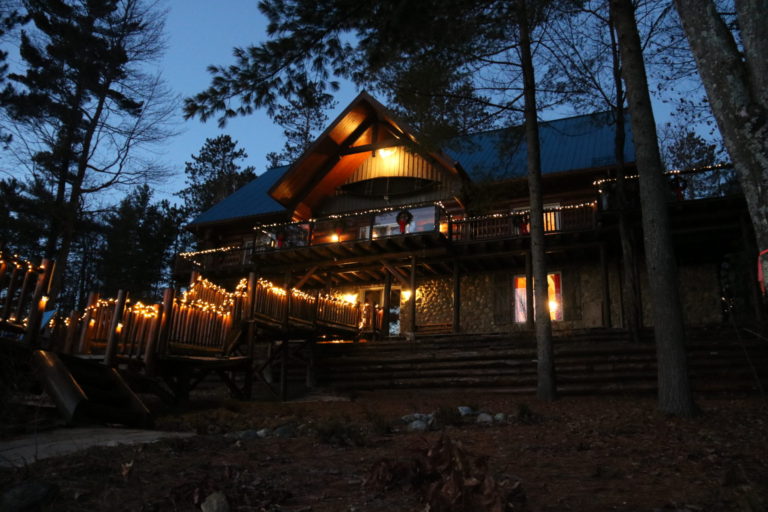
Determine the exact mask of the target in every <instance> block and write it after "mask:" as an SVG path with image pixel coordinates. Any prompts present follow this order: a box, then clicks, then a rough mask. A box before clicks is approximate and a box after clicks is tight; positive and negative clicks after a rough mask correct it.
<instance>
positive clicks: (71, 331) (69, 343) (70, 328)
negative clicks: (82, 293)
mask: <svg viewBox="0 0 768 512" xmlns="http://www.w3.org/2000/svg"><path fill="white" fill-rule="evenodd" d="M75 336H77V310H76V309H73V310H72V312H70V313H69V325H67V334H66V337H65V338H64V353H65V354H71V353H72V351H73V350H74V345H75Z"/></svg>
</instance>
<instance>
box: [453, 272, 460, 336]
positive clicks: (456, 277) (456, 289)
mask: <svg viewBox="0 0 768 512" xmlns="http://www.w3.org/2000/svg"><path fill="white" fill-rule="evenodd" d="M453 332H455V333H458V332H461V268H460V267H459V260H454V261H453Z"/></svg>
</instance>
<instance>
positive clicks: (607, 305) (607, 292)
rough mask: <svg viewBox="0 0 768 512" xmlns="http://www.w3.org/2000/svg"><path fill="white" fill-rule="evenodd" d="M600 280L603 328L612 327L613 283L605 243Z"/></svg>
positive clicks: (601, 257) (601, 251)
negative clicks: (609, 272) (610, 278)
mask: <svg viewBox="0 0 768 512" xmlns="http://www.w3.org/2000/svg"><path fill="white" fill-rule="evenodd" d="M600 280H601V284H602V287H603V327H610V326H611V323H612V322H611V282H610V280H609V274H608V257H607V255H606V251H605V243H600Z"/></svg>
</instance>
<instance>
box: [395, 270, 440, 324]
mask: <svg viewBox="0 0 768 512" xmlns="http://www.w3.org/2000/svg"><path fill="white" fill-rule="evenodd" d="M401 302H402V301H401ZM400 307H401V310H402V309H403V308H405V307H406V304H405V303H404V302H403V303H402V304H401V305H400ZM416 321H417V323H418V325H435V324H449V323H451V322H452V321H453V282H452V280H451V279H450V278H442V279H427V280H424V281H422V282H420V283H417V289H416Z"/></svg>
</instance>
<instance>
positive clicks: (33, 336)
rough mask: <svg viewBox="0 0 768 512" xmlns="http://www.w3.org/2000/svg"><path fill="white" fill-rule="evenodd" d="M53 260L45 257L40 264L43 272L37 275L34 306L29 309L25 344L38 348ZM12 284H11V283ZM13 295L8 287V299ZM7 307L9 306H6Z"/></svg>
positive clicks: (33, 298)
mask: <svg viewBox="0 0 768 512" xmlns="http://www.w3.org/2000/svg"><path fill="white" fill-rule="evenodd" d="M53 265H54V263H53V261H51V260H48V259H44V260H43V261H42V263H41V264H40V266H41V267H42V268H43V272H42V273H41V274H40V275H38V276H37V283H35V291H34V293H33V294H32V307H31V309H30V310H29V320H28V322H27V332H26V334H25V335H24V344H25V345H27V346H28V347H31V348H38V347H39V346H40V341H39V340H38V335H39V334H40V327H41V326H40V322H41V321H42V319H43V313H44V312H45V311H44V310H45V303H46V302H45V301H44V300H43V297H44V296H45V295H46V294H47V293H49V290H50V285H51V278H52V276H53ZM10 284H13V276H11V283H10ZM9 286H10V285H9ZM12 296H13V294H12V292H11V289H10V288H9V289H8V300H10V299H11V297H12ZM6 309H7V306H6Z"/></svg>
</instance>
